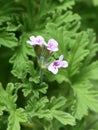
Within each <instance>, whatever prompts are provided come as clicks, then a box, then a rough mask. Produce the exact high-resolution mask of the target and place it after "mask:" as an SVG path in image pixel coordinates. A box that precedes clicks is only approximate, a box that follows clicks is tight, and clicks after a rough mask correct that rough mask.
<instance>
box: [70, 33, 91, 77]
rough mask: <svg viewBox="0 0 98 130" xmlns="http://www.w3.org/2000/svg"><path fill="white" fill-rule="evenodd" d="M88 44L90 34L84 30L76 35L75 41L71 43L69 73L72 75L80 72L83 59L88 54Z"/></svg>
mask: <svg viewBox="0 0 98 130" xmlns="http://www.w3.org/2000/svg"><path fill="white" fill-rule="evenodd" d="M87 45H88V36H87V34H86V32H82V33H80V34H78V35H77V36H76V39H75V41H74V43H73V44H72V45H71V48H70V52H69V57H68V61H69V67H68V73H69V75H70V77H72V76H73V75H75V74H77V73H79V69H80V67H81V64H82V61H83V59H84V58H85V57H86V56H87V55H88V52H89V51H88V50H87V49H86V46H87Z"/></svg>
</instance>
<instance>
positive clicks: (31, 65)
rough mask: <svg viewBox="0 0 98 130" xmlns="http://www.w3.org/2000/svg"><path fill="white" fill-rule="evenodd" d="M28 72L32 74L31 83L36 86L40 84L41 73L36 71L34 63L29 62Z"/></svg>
mask: <svg viewBox="0 0 98 130" xmlns="http://www.w3.org/2000/svg"><path fill="white" fill-rule="evenodd" d="M26 71H27V72H28V73H29V74H30V78H29V81H30V82H34V83H36V84H37V83H39V82H40V76H39V73H38V72H37V71H36V70H35V68H34V63H33V62H32V61H28V62H27V65H26Z"/></svg>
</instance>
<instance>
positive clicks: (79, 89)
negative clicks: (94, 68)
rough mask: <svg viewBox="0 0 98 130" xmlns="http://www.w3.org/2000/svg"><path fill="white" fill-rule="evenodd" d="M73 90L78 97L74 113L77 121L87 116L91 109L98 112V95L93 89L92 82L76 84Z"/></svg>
mask: <svg viewBox="0 0 98 130" xmlns="http://www.w3.org/2000/svg"><path fill="white" fill-rule="evenodd" d="M73 90H74V93H75V96H76V103H75V104H74V112H73V113H74V116H75V117H76V118H77V119H81V118H82V117H83V116H85V115H87V114H88V110H89V109H90V110H92V111H95V112H98V100H97V99H98V93H97V91H95V90H94V88H92V85H91V83H90V82H84V84H83V83H82V84H75V85H73Z"/></svg>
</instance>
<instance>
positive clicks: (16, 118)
mask: <svg viewBox="0 0 98 130" xmlns="http://www.w3.org/2000/svg"><path fill="white" fill-rule="evenodd" d="M26 121H27V115H26V113H25V111H24V109H23V108H19V109H16V111H14V112H11V114H10V116H9V118H8V128H7V130H20V123H22V122H26Z"/></svg>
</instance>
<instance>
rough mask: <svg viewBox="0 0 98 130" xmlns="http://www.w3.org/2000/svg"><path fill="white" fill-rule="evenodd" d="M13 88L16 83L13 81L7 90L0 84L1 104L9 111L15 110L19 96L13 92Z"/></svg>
mask: <svg viewBox="0 0 98 130" xmlns="http://www.w3.org/2000/svg"><path fill="white" fill-rule="evenodd" d="M13 89H14V85H13V84H12V83H8V85H7V88H6V90H4V89H3V87H2V85H1V84H0V104H2V106H4V107H5V108H6V111H9V112H11V111H13V110H14V109H15V108H16V104H15V101H16V99H17V96H16V94H13ZM5 99H6V100H5ZM2 106H1V107H2Z"/></svg>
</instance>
